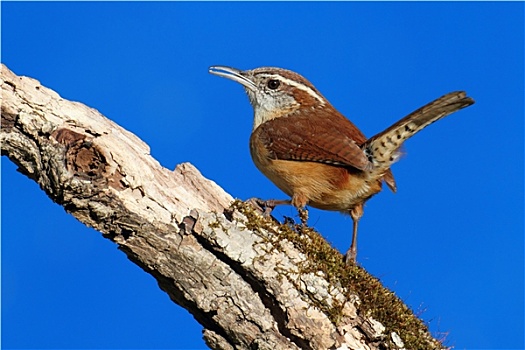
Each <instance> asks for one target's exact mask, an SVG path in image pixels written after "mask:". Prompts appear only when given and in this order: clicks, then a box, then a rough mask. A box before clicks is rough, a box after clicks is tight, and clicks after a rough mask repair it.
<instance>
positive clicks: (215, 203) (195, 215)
mask: <svg viewBox="0 0 525 350" xmlns="http://www.w3.org/2000/svg"><path fill="white" fill-rule="evenodd" d="M1 69H2V72H1V78H2V81H1V84H2V99H1V104H2V116H1V117H2V129H1V133H0V137H1V142H2V155H6V156H8V157H9V159H11V160H12V161H13V162H15V163H16V164H17V165H18V168H19V171H20V172H21V173H23V174H25V175H26V176H28V177H30V178H31V179H33V180H34V181H36V182H37V183H38V184H39V185H40V187H41V188H42V190H44V191H45V192H46V193H47V195H48V196H49V197H50V198H51V199H52V200H53V201H55V202H56V203H58V204H60V205H62V206H63V207H64V208H65V209H66V211H67V212H68V213H70V214H72V215H73V216H75V217H76V218H77V219H78V220H79V221H81V222H83V223H84V224H86V225H88V226H90V227H93V228H95V229H96V230H98V231H100V232H101V233H102V235H103V236H104V237H106V238H108V239H110V240H112V241H113V242H115V243H116V244H117V245H118V247H119V249H121V250H122V251H123V252H124V253H125V254H126V255H127V256H128V258H129V259H130V260H131V261H133V262H134V263H136V264H137V265H139V266H140V267H141V268H142V269H143V270H144V271H146V272H147V273H149V274H151V275H153V276H154V277H155V278H156V280H157V281H158V284H159V286H160V288H161V289H162V290H163V291H165V292H166V293H167V294H168V295H169V296H170V298H171V299H172V300H173V301H174V302H176V303H177V304H179V305H180V306H182V307H184V308H186V309H187V310H188V311H189V312H191V313H192V315H193V316H194V317H195V319H196V320H197V321H198V322H199V323H200V324H201V325H202V326H203V328H204V330H203V335H204V339H205V341H206V343H207V344H208V346H210V348H213V349H248V348H249V349H271V350H275V349H401V348H404V347H406V348H408V349H437V348H441V347H442V345H441V344H440V343H439V342H438V341H437V340H435V339H434V338H432V336H431V335H430V334H429V333H428V330H427V328H426V327H425V325H424V324H423V323H422V322H421V321H420V320H418V319H417V318H416V317H415V316H414V315H413V314H412V313H411V312H410V310H409V309H408V308H407V307H406V306H405V305H404V304H403V303H402V302H401V301H400V300H399V299H398V298H396V297H395V296H394V295H393V293H392V292H390V291H388V290H386V289H384V288H383V287H382V286H381V285H380V283H379V281H378V280H377V279H375V278H373V277H372V276H370V275H368V274H367V273H366V271H364V270H363V269H362V268H360V267H357V266H349V267H348V266H345V265H344V264H343V262H342V256H341V255H340V253H339V252H337V251H335V250H333V249H332V248H331V247H330V246H329V245H328V244H327V243H326V242H325V241H324V240H323V239H322V237H321V236H319V235H318V234H317V233H316V232H315V231H313V230H312V229H310V228H308V227H302V226H300V225H296V224H294V223H289V222H288V223H285V224H280V223H278V222H276V221H275V220H272V219H271V218H264V217H263V216H261V215H260V214H259V213H258V212H256V211H254V210H253V208H252V207H250V206H249V205H247V204H244V203H241V202H238V201H236V202H234V201H233V198H232V197H231V196H230V195H229V194H228V193H226V192H225V191H224V190H223V189H221V188H220V187H219V186H218V185H217V184H215V183H214V182H212V181H210V180H208V179H206V178H204V177H203V176H202V175H201V174H200V173H199V171H198V170H197V169H196V168H195V167H194V166H193V165H191V164H189V163H183V164H180V165H178V166H177V167H176V169H175V170H174V171H170V170H168V169H166V168H163V167H162V166H161V165H160V164H159V163H158V162H157V161H156V160H155V159H153V158H152V157H151V156H150V154H149V153H150V152H149V147H148V146H147V145H146V144H145V143H143V142H142V141H141V140H140V139H139V138H138V137H136V136H135V135H133V134H132V133H130V132H128V131H126V130H124V129H123V128H121V127H120V126H118V125H117V124H115V123H114V122H112V121H111V120H108V119H107V118H105V117H104V116H103V115H101V114H100V113H99V112H98V111H96V110H95V109H92V108H89V107H87V106H85V105H83V104H81V103H77V102H71V101H67V100H64V99H62V98H61V97H60V96H59V95H58V94H57V93H55V92H54V91H52V90H50V89H47V88H45V87H43V86H41V85H40V83H39V82H38V81H36V80H34V79H31V78H27V77H19V76H16V75H15V74H14V73H13V72H11V71H10V70H9V69H8V68H7V67H5V66H4V65H2V67H1ZM232 203H233V205H232Z"/></svg>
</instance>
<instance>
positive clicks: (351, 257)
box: [344, 248, 357, 265]
mask: <svg viewBox="0 0 525 350" xmlns="http://www.w3.org/2000/svg"><path fill="white" fill-rule="evenodd" d="M356 258H357V250H356V249H352V248H350V249H348V251H347V252H346V254H345V255H344V259H345V264H346V265H355V263H356Z"/></svg>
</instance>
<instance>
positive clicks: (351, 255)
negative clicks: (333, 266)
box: [345, 204, 363, 265]
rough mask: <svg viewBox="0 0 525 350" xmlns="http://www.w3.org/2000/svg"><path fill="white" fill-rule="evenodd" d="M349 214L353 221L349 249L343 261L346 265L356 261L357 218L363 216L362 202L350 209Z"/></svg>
mask: <svg viewBox="0 0 525 350" xmlns="http://www.w3.org/2000/svg"><path fill="white" fill-rule="evenodd" d="M350 216H351V217H352V221H353V224H354V225H353V230H352V244H351V245H350V249H348V251H347V252H346V254H345V263H346V264H347V265H348V264H350V263H354V264H355V261H356V257H357V224H358V223H359V219H361V216H363V204H359V205H357V206H356V207H354V208H352V209H350Z"/></svg>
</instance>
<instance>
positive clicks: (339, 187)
mask: <svg viewBox="0 0 525 350" xmlns="http://www.w3.org/2000/svg"><path fill="white" fill-rule="evenodd" d="M254 161H255V159H254ZM255 164H256V165H257V167H258V168H259V170H261V172H262V173H263V174H264V175H266V177H268V178H269V179H270V180H271V181H272V182H273V183H274V184H275V185H276V186H277V187H279V188H280V189H281V190H282V191H283V192H284V193H286V194H287V195H289V196H290V197H292V198H293V197H294V196H300V197H301V196H303V197H304V198H305V199H306V203H305V204H307V205H310V206H312V207H315V208H319V209H324V210H334V211H347V210H349V209H351V208H353V207H355V206H356V205H358V204H361V203H363V202H364V201H366V200H367V199H369V198H370V197H371V196H373V195H374V194H376V193H378V192H379V191H380V190H381V180H380V179H377V178H373V177H371V176H370V174H368V173H366V172H362V171H359V170H355V171H352V170H349V169H348V168H344V167H338V166H333V165H327V164H322V163H316V162H303V161H287V160H269V161H268V162H266V164H258V162H257V161H255Z"/></svg>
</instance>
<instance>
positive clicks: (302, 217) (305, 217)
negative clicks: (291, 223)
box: [297, 208, 308, 226]
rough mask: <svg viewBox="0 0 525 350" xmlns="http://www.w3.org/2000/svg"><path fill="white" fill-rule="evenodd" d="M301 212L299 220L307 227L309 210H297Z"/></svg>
mask: <svg viewBox="0 0 525 350" xmlns="http://www.w3.org/2000/svg"><path fill="white" fill-rule="evenodd" d="M297 211H298V212H299V219H300V220H301V224H302V225H303V226H306V223H307V221H308V209H306V208H299V209H297Z"/></svg>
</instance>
